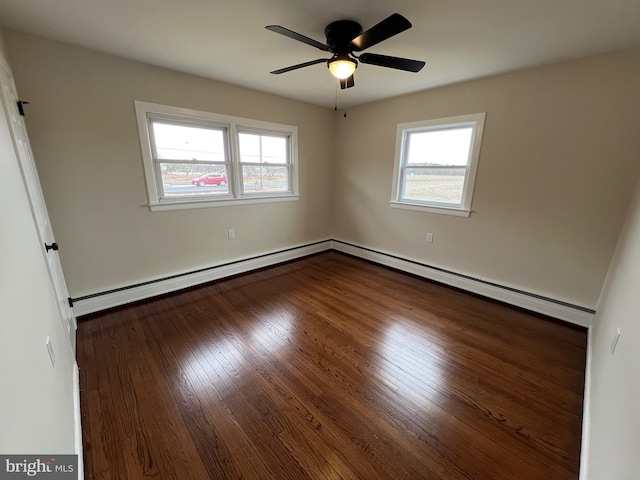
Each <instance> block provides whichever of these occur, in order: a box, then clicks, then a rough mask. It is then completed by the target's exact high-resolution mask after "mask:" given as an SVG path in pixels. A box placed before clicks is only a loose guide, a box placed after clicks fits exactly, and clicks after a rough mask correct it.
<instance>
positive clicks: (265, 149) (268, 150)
mask: <svg viewBox="0 0 640 480" xmlns="http://www.w3.org/2000/svg"><path fill="white" fill-rule="evenodd" d="M238 140H239V143H240V161H241V162H242V163H281V164H285V163H288V162H287V143H288V138H287V137H277V136H270V135H259V134H255V133H240V134H239V135H238Z"/></svg>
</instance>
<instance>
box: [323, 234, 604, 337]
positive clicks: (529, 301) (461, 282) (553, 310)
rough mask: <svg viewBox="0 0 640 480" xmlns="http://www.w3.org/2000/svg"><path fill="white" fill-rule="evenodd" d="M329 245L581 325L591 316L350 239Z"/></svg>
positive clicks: (582, 310) (335, 248)
mask: <svg viewBox="0 0 640 480" xmlns="http://www.w3.org/2000/svg"><path fill="white" fill-rule="evenodd" d="M331 248H332V249H333V250H336V251H338V252H343V253H347V254H349V255H353V256H355V257H359V258H362V259H365V260H370V261H372V262H375V263H379V264H381V265H386V266H388V267H392V268H395V269H397V270H401V271H403V272H407V273H411V274H413V275H417V276H419V277H423V278H428V279H430V280H434V281H436V282H439V283H444V284H445V285H450V286H452V287H456V288H460V289H462V290H466V291H468V292H472V293H476V294H478V295H482V296H484V297H489V298H492V299H494V300H499V301H501V302H504V303H508V304H510V305H514V306H516V307H521V308H524V309H525V310H530V311H533V312H537V313H542V314H543V315H548V316H550V317H553V318H557V319H559V320H564V321H566V322H569V323H573V324H575V325H579V326H581V327H589V326H590V325H591V322H592V320H593V316H594V313H593V312H591V311H585V310H584V309H581V308H580V307H572V306H569V305H566V304H563V303H558V302H555V301H553V300H551V299H545V298H541V297H539V296H535V295H531V294H527V293H525V292H521V291H517V290H513V289H509V288H507V287H501V286H499V285H495V284H490V283H487V282H483V281H481V280H476V279H473V278H469V277H466V276H463V275H457V274H455V273H453V272H447V271H443V270H440V269H436V268H432V267H429V266H426V265H422V264H419V263H416V262H411V261H408V260H403V259H401V258H398V257H396V256H393V255H388V254H385V253H382V252H377V251H373V250H369V249H367V248H364V247H359V246H356V245H353V244H350V243H345V242H341V241H340V240H332V241H331Z"/></svg>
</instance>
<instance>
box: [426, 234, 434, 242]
mask: <svg viewBox="0 0 640 480" xmlns="http://www.w3.org/2000/svg"><path fill="white" fill-rule="evenodd" d="M427 243H433V233H427Z"/></svg>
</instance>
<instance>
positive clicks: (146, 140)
mask: <svg viewBox="0 0 640 480" xmlns="http://www.w3.org/2000/svg"><path fill="white" fill-rule="evenodd" d="M134 105H135V110H136V118H137V122H138V133H139V135H140V145H141V148H142V160H143V165H144V173H145V180H146V184H147V193H148V196H149V205H148V206H149V209H150V210H151V211H152V212H156V211H164V210H184V209H190V208H208V207H228V206H233V205H251V204H258V203H274V202H290V201H296V200H298V199H299V198H300V195H299V192H298V159H297V153H298V127H295V126H291V125H283V124H278V123H271V122H263V121H260V120H252V119H248V118H241V117H233V116H229V115H219V114H216V113H210V112H202V111H198V110H190V109H187V108H179V107H171V106H167V105H160V104H157V103H149V102H141V101H139V100H134ZM149 115H151V116H159V117H162V116H166V117H167V118H168V119H174V120H178V121H180V120H181V119H182V120H184V121H187V122H188V121H193V120H196V121H201V122H204V123H211V124H216V125H218V126H224V127H225V128H227V130H228V133H229V135H228V136H229V138H228V148H229V158H230V165H229V168H230V169H231V172H230V173H231V175H230V176H231V178H232V182H233V184H229V187H230V188H229V195H225V196H221V197H220V198H210V197H207V198H204V197H197V198H185V197H183V198H161V196H160V192H159V190H158V184H157V181H156V169H155V168H154V161H153V154H152V150H151V139H150V136H149V127H148V122H149V120H148V116H149ZM238 129H240V130H243V129H245V130H260V131H264V132H265V133H276V134H278V133H280V134H286V135H287V136H290V138H291V144H290V149H291V151H290V152H289V155H290V162H291V169H290V174H291V191H290V192H273V193H266V194H260V193H242V181H241V175H242V166H241V164H240V161H239V158H238V152H239V146H238ZM233 192H236V193H235V195H236V196H234V194H233Z"/></svg>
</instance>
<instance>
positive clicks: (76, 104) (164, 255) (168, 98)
mask: <svg viewBox="0 0 640 480" xmlns="http://www.w3.org/2000/svg"><path fill="white" fill-rule="evenodd" d="M5 40H6V43H7V46H8V50H9V54H10V58H11V62H12V66H13V69H14V73H15V78H16V83H17V85H18V91H19V92H20V95H21V98H24V99H26V100H28V101H30V102H31V105H29V107H28V111H27V126H28V128H29V135H30V140H31V145H32V148H33V151H34V155H35V158H36V161H37V166H38V171H39V174H40V179H41V182H42V186H43V190H44V193H45V197H46V201H47V206H48V208H49V211H50V215H51V219H52V220H51V221H52V224H53V228H54V232H55V234H56V240H57V242H58V243H59V244H60V245H61V248H60V255H61V259H62V264H63V268H64V271H65V275H66V278H67V283H68V286H69V290H70V293H71V295H72V296H73V297H77V296H81V295H84V294H90V293H94V292H101V291H104V290H107V289H111V288H115V287H119V286H124V285H131V284H134V283H138V282H142V281H145V280H149V279H154V278H161V277H164V276H167V275H172V274H175V273H178V272H185V271H191V270H194V269H199V268H203V267H206V266H211V265H216V264H220V263H225V262H228V261H230V260H233V259H239V258H245V257H250V256H254V255H258V254H263V253H266V252H269V251H276V250H280V249H284V248H287V247H291V246H296V245H301V244H307V243H310V242H315V241H318V240H325V239H327V238H328V237H329V234H330V224H329V222H330V220H331V215H330V212H329V206H330V202H329V193H328V186H329V185H330V183H331V175H330V173H331V171H330V167H331V161H332V154H333V143H334V142H333V129H332V125H333V124H332V119H333V112H331V111H329V110H326V109H322V108H319V107H315V106H311V105H307V104H304V103H301V102H297V101H293V100H289V99H285V98H281V97H277V96H274V95H268V94H264V93H260V92H256V91H253V90H248V89H244V88H240V87H236V86H232V85H228V84H223V83H220V82H216V81H212V80H207V79H203V78H198V77H194V76H190V75H185V74H181V73H177V72H174V71H170V70H165V69H162V68H157V67H153V66H150V65H145V64H142V63H138V62H134V61H129V60H125V59H122V58H118V57H114V56H110V55H106V54H102V53H98V52H95V51H91V50H87V49H83V48H78V47H73V46H70V45H67V44H63V43H59V42H54V41H49V40H45V39H42V38H39V37H34V36H30V35H26V34H22V33H19V32H15V31H11V30H8V31H6V32H5ZM134 100H143V101H147V102H154V103H160V104H164V105H172V106H178V107H184V108H191V109H195V110H204V111H209V112H215V113H220V114H228V115H235V116H239V117H246V118H252V119H256V120H263V121H272V122H276V123H283V124H288V125H296V126H298V143H299V155H298V159H299V178H300V192H301V198H300V200H299V201H297V202H288V203H275V204H267V205H249V206H234V207H225V208H205V209H196V210H180V211H171V212H154V213H151V212H150V211H149V209H148V208H147V207H146V206H145V204H146V203H147V202H148V198H147V194H146V186H145V180H144V176H143V166H142V159H141V153H140V141H139V137H138V130H137V126H136V117H135V112H134V106H133V101H134ZM229 228H234V229H235V231H236V239H235V240H233V241H230V240H227V234H226V232H227V229H229Z"/></svg>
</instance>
